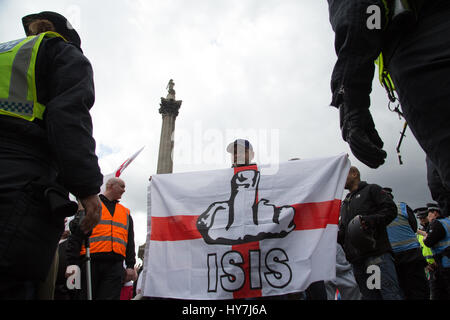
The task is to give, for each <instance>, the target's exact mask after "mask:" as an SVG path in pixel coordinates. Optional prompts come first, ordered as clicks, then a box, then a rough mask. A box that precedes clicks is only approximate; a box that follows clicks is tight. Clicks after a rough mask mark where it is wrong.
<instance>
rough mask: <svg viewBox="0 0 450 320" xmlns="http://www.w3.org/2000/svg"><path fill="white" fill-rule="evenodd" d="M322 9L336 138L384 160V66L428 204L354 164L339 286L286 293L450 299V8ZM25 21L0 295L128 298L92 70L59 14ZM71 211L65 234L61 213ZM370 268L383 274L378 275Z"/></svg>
mask: <svg viewBox="0 0 450 320" xmlns="http://www.w3.org/2000/svg"><path fill="white" fill-rule="evenodd" d="M328 4H329V14H330V23H331V26H332V29H333V31H334V32H335V49H336V54H337V62H336V64H335V67H334V70H333V74H332V79H331V89H332V102H331V105H332V106H334V107H336V108H338V109H339V114H340V128H341V131H342V138H343V139H344V140H345V141H346V142H347V143H348V144H349V147H350V150H351V151H352V153H353V154H354V156H355V157H356V158H357V159H358V160H360V161H361V162H362V163H363V164H364V165H367V166H368V167H370V168H378V167H379V166H381V165H383V163H384V161H385V158H386V152H385V151H384V150H383V141H382V140H381V138H380V136H379V135H378V132H377V130H376V128H375V123H374V121H373V118H372V116H371V114H370V111H369V107H370V92H371V90H372V88H371V85H372V80H373V75H374V70H375V64H374V61H375V60H376V59H378V65H379V68H380V69H379V74H380V81H381V82H382V84H383V86H384V87H385V88H386V90H387V92H388V97H389V99H390V100H391V102H396V101H398V102H399V103H400V105H401V111H400V109H397V112H398V113H399V114H401V115H402V116H403V117H404V118H405V120H406V121H407V123H408V125H409V127H410V129H411V131H412V133H413V134H414V136H415V137H416V139H417V141H418V143H419V144H420V146H421V147H422V149H423V150H424V151H425V154H426V157H427V158H426V168H427V180H428V186H429V188H430V193H431V196H432V198H433V200H434V201H435V202H436V203H429V204H427V206H426V207H425V205H424V207H421V208H416V209H415V210H412V209H411V208H410V207H409V206H408V205H407V203H404V202H400V203H395V202H394V193H395V191H393V190H391V189H390V188H389V187H384V188H383V187H381V186H379V185H376V184H369V183H367V182H365V181H361V177H360V171H359V170H358V168H356V167H352V168H351V169H350V171H349V174H348V178H347V181H346V186H345V187H346V189H348V190H349V193H348V195H347V196H346V198H345V199H344V201H343V202H342V207H341V212H340V222H339V232H338V239H337V242H338V244H337V257H336V275H337V276H336V279H335V280H334V281H329V282H319V283H314V284H312V285H311V286H310V288H308V290H306V291H305V292H303V293H299V295H294V296H291V298H292V297H294V298H296V299H315V297H316V298H318V299H320V298H319V297H321V298H322V299H324V298H325V297H328V298H332V297H333V295H334V294H335V293H336V289H337V290H338V291H339V293H340V296H341V298H343V299H359V298H362V299H392V300H398V299H430V298H431V299H449V297H450V294H449V288H450V282H449V281H450V260H449V249H448V248H449V247H450V219H449V218H448V216H449V213H450V152H449V150H450V134H449V130H450V129H449V127H448V123H450V112H448V108H449V105H450V87H449V82H448V81H447V77H448V74H449V71H450V63H449V62H448V61H450V59H449V58H450V38H449V37H446V36H445V35H447V34H448V32H449V31H450V23H449V22H448V21H450V3H449V2H448V1H446V0H436V1H423V0H408V1H381V0H367V1H359V0H346V1H341V0H328ZM373 6H375V7H377V8H378V9H379V11H378V12H379V16H378V19H379V20H380V23H379V24H375V25H372V24H369V23H368V18H373V17H368V15H367V12H369V11H368V8H369V7H373ZM375 12H377V11H375ZM375 18H377V17H375ZM22 24H23V27H24V30H25V34H26V36H27V37H26V38H23V39H18V40H12V41H9V42H6V43H2V44H0V69H1V70H2V72H1V74H0V79H1V81H0V167H1V168H3V169H2V170H1V171H0V299H18V300H29V299H39V298H41V299H52V298H58V299H59V298H64V299H65V298H69V299H90V298H92V299H120V297H121V296H122V297H127V298H130V297H132V296H133V294H130V289H129V284H130V281H134V282H136V280H137V277H138V274H137V271H136V269H135V263H136V258H135V247H134V230H133V219H132V217H131V214H130V210H129V209H127V208H126V207H125V206H123V205H122V204H120V203H119V199H120V198H121V196H122V194H123V192H124V191H125V183H124V181H123V180H121V179H113V180H110V181H108V183H107V188H106V191H105V192H104V193H103V194H102V195H99V193H100V187H101V186H102V184H103V177H102V174H101V171H100V167H99V165H98V157H97V156H96V154H95V140H94V138H93V135H92V119H91V115H90V109H91V108H92V106H93V104H94V99H95V97H94V96H95V95H94V81H93V70H92V66H91V64H90V62H89V60H88V59H87V58H86V57H85V56H84V54H83V51H82V49H81V39H80V37H79V35H78V33H77V32H76V30H75V29H74V28H73V27H72V26H71V25H70V23H69V22H68V21H67V19H66V18H65V17H63V16H62V15H60V14H58V13H55V12H49V11H45V12H41V13H38V14H31V15H28V16H26V17H24V18H22ZM443 35H444V36H443ZM242 141H244V142H243V144H242ZM68 145H70V146H71V147H70V148H68V147H67V146H68ZM233 145H234V146H235V148H231V149H232V150H234V151H232V152H231V153H232V161H233V165H241V164H243V165H248V164H250V161H251V159H252V158H253V155H254V153H253V148H252V147H251V145H250V143H249V142H248V141H245V140H237V141H236V142H235V143H234V144H232V146H233ZM238 145H241V147H242V148H244V151H243V153H242V152H241V153H239V152H237V151H236V150H237V149H238V148H237V146H238ZM69 193H70V194H72V195H74V196H75V197H76V198H77V200H78V203H75V202H74V201H72V200H70V197H69ZM414 213H415V215H416V216H414ZM74 215H76V218H75V219H74V220H73V221H72V222H71V228H69V229H71V230H66V231H64V225H65V221H66V220H65V219H66V218H67V217H69V216H74ZM416 217H417V218H418V219H419V221H420V227H419V226H418V225H417V220H416ZM69 231H70V235H69ZM86 239H88V240H89V241H86ZM59 242H60V243H59ZM58 243H59V245H58ZM61 259H62V260H64V259H65V260H66V262H61V263H60V261H62V260H61ZM66 263H67V266H68V267H67V268H64V266H65V265H66ZM58 267H59V268H58ZM77 267H78V268H80V270H79V272H78V269H77ZM369 269H370V270H375V271H374V272H377V270H378V272H379V273H380V274H381V277H380V279H379V280H380V281H377V279H373V278H372V277H371V275H370V273H368V272H367V271H368V270H369ZM63 273H64V275H62V274H63ZM80 275H81V278H80V279H78V277H79V276H80ZM86 276H87V277H88V279H85V278H84V277H86ZM64 280H66V286H67V284H68V283H71V281H72V280H73V281H74V282H73V281H72V283H76V285H78V286H79V284H81V287H80V288H79V289H80V291H79V292H77V291H64V290H63V289H64V285H63V282H64ZM87 284H89V285H87ZM125 284H127V285H125ZM124 288H127V289H124ZM75 290H76V289H75ZM138 290H139V288H138ZM74 292H76V294H74ZM136 293H139V292H136ZM327 293H328V295H327Z"/></svg>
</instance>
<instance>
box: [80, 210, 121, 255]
mask: <svg viewBox="0 0 450 320" xmlns="http://www.w3.org/2000/svg"><path fill="white" fill-rule="evenodd" d="M129 217H130V210H129V209H127V208H125V207H124V206H123V205H121V204H119V203H117V204H116V209H115V211H114V215H113V216H111V213H109V211H108V209H107V208H106V206H105V205H104V204H103V202H102V219H101V220H100V222H99V223H98V224H97V225H96V226H95V228H94V229H93V230H92V235H91V236H90V237H89V243H90V252H91V253H98V252H115V253H118V254H120V255H122V256H124V257H126V250H127V242H128V226H129ZM85 254H86V248H85V246H84V244H83V246H82V247H81V252H80V255H85Z"/></svg>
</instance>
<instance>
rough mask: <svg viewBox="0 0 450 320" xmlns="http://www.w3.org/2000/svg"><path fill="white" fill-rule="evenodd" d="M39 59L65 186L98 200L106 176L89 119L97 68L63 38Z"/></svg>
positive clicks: (46, 45)
mask: <svg viewBox="0 0 450 320" xmlns="http://www.w3.org/2000/svg"><path fill="white" fill-rule="evenodd" d="M39 55H40V56H39V57H38V59H39V62H42V61H44V63H43V64H42V66H43V67H40V68H39V71H40V75H41V76H40V78H41V79H42V81H40V82H41V83H40V87H41V88H42V87H45V89H46V90H43V91H44V92H45V94H43V97H42V99H43V100H44V104H45V105H46V111H45V114H44V122H45V129H46V132H47V138H48V143H49V145H50V149H51V151H52V153H53V156H54V158H55V159H56V166H57V167H58V175H59V180H60V181H61V182H62V184H63V185H64V186H65V187H66V188H67V189H68V190H69V192H71V193H72V194H74V195H75V196H77V197H85V196H88V195H92V194H97V193H98V192H99V191H100V186H101V185H102V183H103V176H102V174H101V172H100V167H99V165H98V158H97V156H96V154H95V140H94V138H93V136H92V133H93V129H92V119H91V116H90V113H89V110H90V109H91V107H92V106H93V104H94V100H95V98H94V96H95V93H94V81H93V71H92V67H91V64H90V62H89V60H88V59H87V58H86V57H85V56H84V55H83V53H82V52H81V50H80V49H79V48H78V47H76V46H74V45H72V44H69V43H66V42H65V41H63V40H61V39H59V38H52V39H47V40H46V41H44V42H43V44H42V45H41V49H40V53H39ZM41 96H42V94H41Z"/></svg>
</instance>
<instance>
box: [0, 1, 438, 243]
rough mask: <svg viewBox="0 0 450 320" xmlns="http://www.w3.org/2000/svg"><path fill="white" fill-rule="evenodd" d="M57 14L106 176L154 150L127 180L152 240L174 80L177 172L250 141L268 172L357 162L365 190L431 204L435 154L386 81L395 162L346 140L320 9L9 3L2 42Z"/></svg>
mask: <svg viewBox="0 0 450 320" xmlns="http://www.w3.org/2000/svg"><path fill="white" fill-rule="evenodd" d="M46 10H50V11H57V12H59V13H61V14H63V15H65V16H66V17H67V18H68V19H69V20H70V22H71V23H72V25H73V26H74V27H75V28H76V29H77V31H78V33H79V34H80V37H81V39H82V48H83V50H84V53H85V55H86V56H87V57H88V58H89V60H90V61H91V63H92V66H93V69H94V74H95V85H96V102H95V105H94V107H93V108H92V110H91V114H92V119H93V123H94V137H95V139H96V141H97V155H98V156H99V158H100V166H101V169H102V172H103V173H104V174H108V173H110V172H112V171H113V170H114V169H116V168H117V167H118V166H119V165H120V164H121V163H122V162H123V161H124V160H125V159H126V158H127V157H129V156H130V155H131V154H133V153H134V152H136V151H137V150H139V149H140V148H141V147H142V146H145V149H144V151H143V152H142V153H141V154H140V155H139V157H138V158H137V159H136V160H135V161H134V162H133V163H132V164H131V165H130V166H129V167H128V168H127V169H126V170H125V172H124V173H123V175H122V178H123V179H124V180H125V182H126V184H127V191H126V193H125V194H124V196H123V198H122V202H123V204H124V205H125V206H127V207H129V208H130V209H131V211H132V214H133V217H134V220H135V224H136V226H135V233H136V245H137V246H138V245H141V244H143V243H144V242H145V235H146V192H147V185H148V177H149V176H150V175H152V174H155V172H156V166H157V158H158V148H159V139H160V131H161V123H162V121H161V115H160V114H159V112H158V109H159V103H160V98H161V97H165V96H166V95H167V90H166V86H167V83H168V81H169V79H174V81H175V84H176V85H175V90H176V97H177V99H179V100H183V104H182V106H181V109H180V114H179V116H178V118H177V122H176V132H175V150H174V172H184V171H196V170H210V169H219V168H224V167H229V166H230V161H229V155H228V154H227V153H226V152H225V148H226V146H227V144H228V143H229V142H231V141H233V140H234V139H235V138H246V137H247V138H249V139H250V140H251V142H252V144H253V146H254V148H255V152H256V156H257V159H256V160H257V161H258V162H259V163H268V162H273V161H276V162H279V161H286V160H288V159H290V158H293V157H300V158H311V157H320V156H330V155H337V154H340V153H342V152H348V153H349V154H350V160H351V162H352V164H353V165H355V166H357V167H359V169H360V171H361V175H362V179H363V180H367V181H368V182H369V183H377V184H380V185H382V186H390V187H392V188H393V190H394V195H395V200H398V201H405V202H407V203H408V204H409V205H410V206H411V207H412V208H413V209H414V208H416V207H419V206H423V205H425V204H426V202H430V201H431V195H430V192H429V190H428V188H427V184H426V170H425V154H424V152H423V151H422V149H421V148H420V147H419V146H418V144H417V142H416V140H415V138H414V137H413V135H412V133H411V132H410V131H409V129H408V130H407V132H406V138H405V140H404V141H403V145H402V149H401V151H402V157H403V161H404V165H402V166H400V165H399V163H398V159H397V154H396V150H395V148H396V145H397V142H398V140H399V137H400V131H401V129H402V126H403V120H399V118H398V116H397V115H396V114H394V113H392V112H389V111H388V109H387V103H388V99H387V96H386V94H385V92H384V89H383V88H381V86H380V84H379V82H378V81H377V79H375V80H374V83H373V92H372V95H371V101H372V107H371V112H372V115H373V118H374V121H375V123H376V126H377V129H378V131H379V133H380V136H381V137H382V139H383V140H384V143H385V150H386V151H387V153H388V158H387V161H386V163H385V164H384V165H383V166H382V167H381V168H379V169H377V170H372V169H370V168H368V167H366V166H365V165H363V164H362V163H360V162H359V161H358V160H357V159H356V158H355V157H354V156H353V155H352V154H351V152H350V149H349V147H348V145H347V144H346V143H345V142H344V141H342V139H341V134H340V130H339V115H338V110H337V109H335V108H332V107H330V106H329V103H330V101H331V92H330V86H329V84H330V77H331V72H332V69H333V66H334V63H335V61H336V55H335V52H334V46H333V45H334V34H333V31H332V29H331V26H330V24H329V20H328V5H327V2H326V1H324V0H322V1H318V0H115V1H106V0H95V1H94V0H89V1H87V0H86V1H84V0H83V1H76V0H72V1H65V0H58V1H56V0H40V1H31V0H20V1H12V0H0V42H6V41H9V40H13V39H18V38H21V37H23V36H24V33H23V28H22V24H21V18H22V17H23V16H24V15H26V14H29V13H37V12H40V11H46Z"/></svg>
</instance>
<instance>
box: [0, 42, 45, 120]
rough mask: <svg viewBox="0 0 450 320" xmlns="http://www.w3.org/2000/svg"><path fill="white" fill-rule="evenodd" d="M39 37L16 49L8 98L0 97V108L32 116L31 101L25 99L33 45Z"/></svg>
mask: <svg viewBox="0 0 450 320" xmlns="http://www.w3.org/2000/svg"><path fill="white" fill-rule="evenodd" d="M38 40H39V37H38V36H36V37H34V38H33V39H32V40H30V41H28V42H26V43H25V44H24V45H22V47H20V49H19V50H18V51H17V53H16V56H15V57H14V61H13V64H12V69H11V79H10V83H9V96H8V99H0V109H2V110H5V111H8V112H12V113H15V114H18V115H24V116H32V115H33V105H34V103H33V101H29V100H27V96H28V80H27V78H28V69H29V68H30V64H31V57H32V54H33V47H34V45H35V44H36V42H37V41H38Z"/></svg>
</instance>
